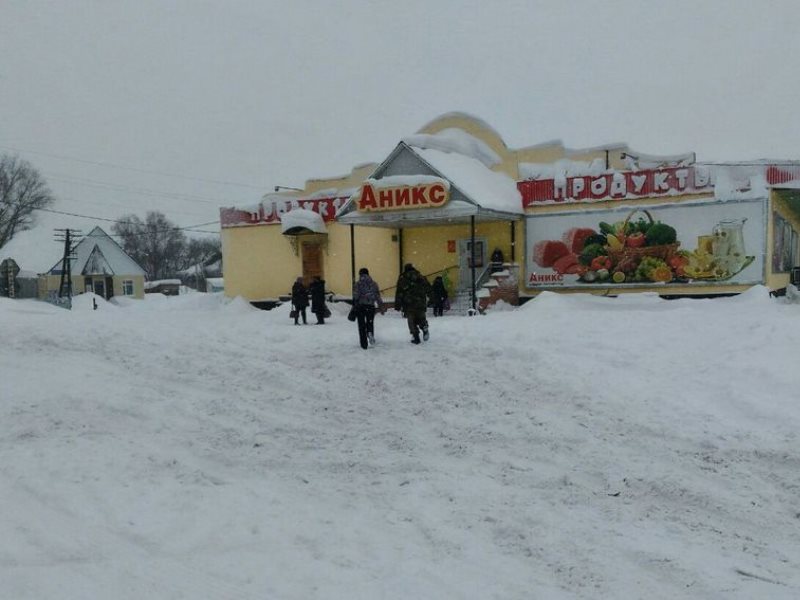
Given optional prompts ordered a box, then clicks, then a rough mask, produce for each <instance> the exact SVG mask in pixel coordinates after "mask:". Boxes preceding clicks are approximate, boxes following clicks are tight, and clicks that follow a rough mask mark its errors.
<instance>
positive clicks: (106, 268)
mask: <svg viewBox="0 0 800 600" xmlns="http://www.w3.org/2000/svg"><path fill="white" fill-rule="evenodd" d="M113 274H114V269H112V268H111V265H110V264H108V261H107V260H106V257H105V256H103V251H102V250H100V248H99V247H98V246H97V244H95V246H94V249H93V250H92V253H91V254H90V255H89V258H88V260H87V261H86V264H85V265H84V267H83V270H81V275H113Z"/></svg>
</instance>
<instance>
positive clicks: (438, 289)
mask: <svg viewBox="0 0 800 600" xmlns="http://www.w3.org/2000/svg"><path fill="white" fill-rule="evenodd" d="M446 300H447V288H445V287H444V280H443V279H442V278H441V277H437V278H436V279H434V280H433V285H432V286H431V306H432V307H433V316H434V317H441V316H442V315H443V314H444V303H445V301H446Z"/></svg>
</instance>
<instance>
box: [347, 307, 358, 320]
mask: <svg viewBox="0 0 800 600" xmlns="http://www.w3.org/2000/svg"><path fill="white" fill-rule="evenodd" d="M347 320H348V321H355V320H356V307H355V306H354V307H353V308H351V309H350V312H349V313H347Z"/></svg>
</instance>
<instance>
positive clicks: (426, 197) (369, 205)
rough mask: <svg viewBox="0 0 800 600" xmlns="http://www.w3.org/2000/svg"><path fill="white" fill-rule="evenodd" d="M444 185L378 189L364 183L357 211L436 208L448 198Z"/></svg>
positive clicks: (433, 184) (448, 194)
mask: <svg viewBox="0 0 800 600" xmlns="http://www.w3.org/2000/svg"><path fill="white" fill-rule="evenodd" d="M449 192H450V191H449V190H448V189H447V187H446V186H445V185H444V184H441V183H432V184H420V185H403V186H397V187H378V188H375V187H373V186H372V184H369V183H365V184H364V185H363V186H362V187H361V195H360V196H359V198H358V210H360V211H364V212H368V211H383V210H399V209H408V208H437V207H439V206H442V205H444V204H445V203H446V202H447V200H448V199H449V197H450V193H449Z"/></svg>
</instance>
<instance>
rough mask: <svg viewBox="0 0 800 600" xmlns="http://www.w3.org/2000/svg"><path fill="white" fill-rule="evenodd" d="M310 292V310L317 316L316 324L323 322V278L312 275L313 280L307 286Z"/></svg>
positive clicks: (324, 310)
mask: <svg viewBox="0 0 800 600" xmlns="http://www.w3.org/2000/svg"><path fill="white" fill-rule="evenodd" d="M308 291H309V292H310V293H311V312H312V313H314V314H315V315H316V316H317V325H324V324H325V312H326V310H327V306H326V305H325V280H324V279H322V278H321V277H320V276H319V275H315V276H314V281H312V282H311V285H310V286H308Z"/></svg>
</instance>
